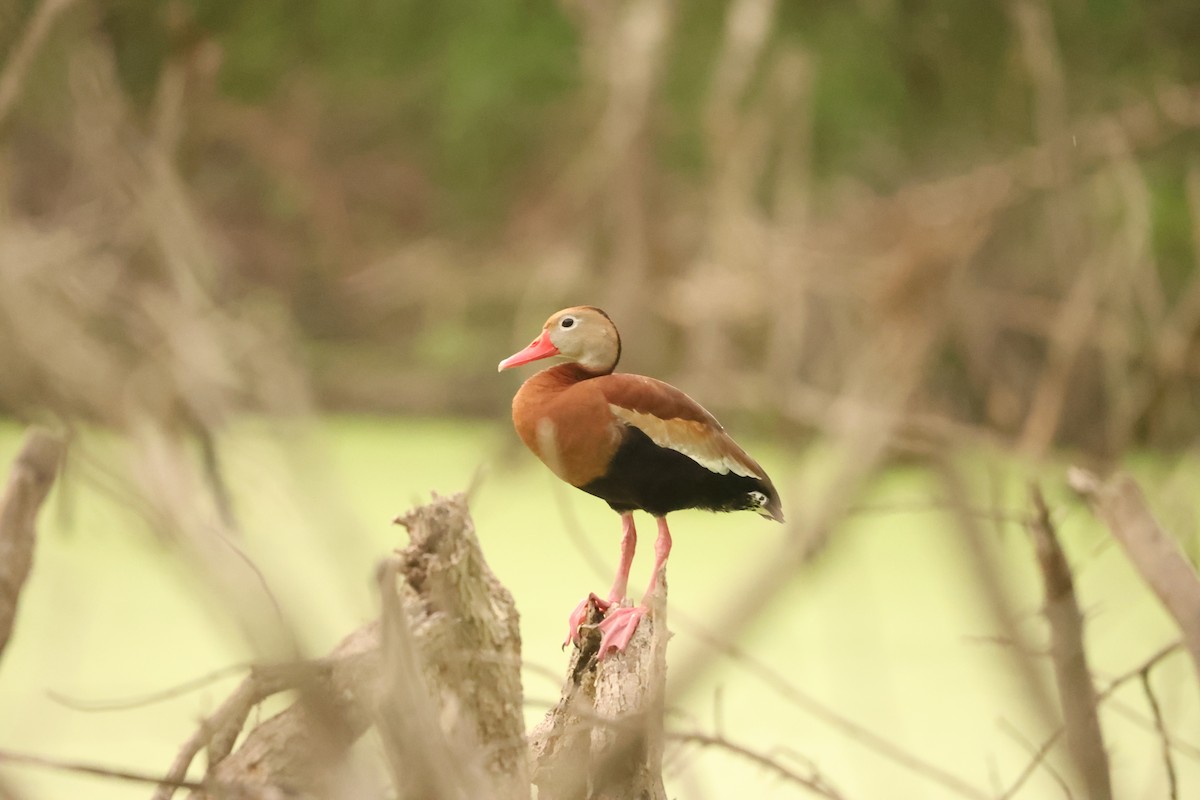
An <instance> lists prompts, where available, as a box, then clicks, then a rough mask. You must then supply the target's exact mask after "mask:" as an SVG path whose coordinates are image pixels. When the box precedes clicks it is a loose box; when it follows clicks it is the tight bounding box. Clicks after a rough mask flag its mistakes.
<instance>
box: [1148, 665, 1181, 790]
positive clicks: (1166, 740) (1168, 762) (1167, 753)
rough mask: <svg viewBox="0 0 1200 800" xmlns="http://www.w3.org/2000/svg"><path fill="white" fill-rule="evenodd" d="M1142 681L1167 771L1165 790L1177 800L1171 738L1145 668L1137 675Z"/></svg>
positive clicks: (1177, 780)
mask: <svg viewBox="0 0 1200 800" xmlns="http://www.w3.org/2000/svg"><path fill="white" fill-rule="evenodd" d="M1139 675H1140V677H1141V679H1142V691H1143V692H1145V694H1146V704H1147V705H1148V706H1150V713H1151V714H1153V715H1154V728H1155V730H1157V731H1158V740H1159V741H1160V742H1162V757H1163V766H1164V767H1165V768H1166V771H1167V788H1168V790H1169V796H1170V798H1171V800H1179V778H1178V777H1177V776H1176V774H1175V761H1174V760H1173V759H1172V758H1171V737H1170V735H1168V734H1167V726H1166V723H1165V722H1164V721H1163V715H1162V709H1161V708H1159V707H1158V698H1157V697H1155V696H1154V687H1153V686H1151V685H1150V668H1149V667H1146V668H1145V669H1143V670H1142V671H1141V673H1139Z"/></svg>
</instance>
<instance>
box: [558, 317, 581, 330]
mask: <svg viewBox="0 0 1200 800" xmlns="http://www.w3.org/2000/svg"><path fill="white" fill-rule="evenodd" d="M577 321H578V320H576V319H575V318H574V317H563V318H562V319H561V320H559V321H558V327H560V328H570V327H572V326H574V325H575V323H576V322H577Z"/></svg>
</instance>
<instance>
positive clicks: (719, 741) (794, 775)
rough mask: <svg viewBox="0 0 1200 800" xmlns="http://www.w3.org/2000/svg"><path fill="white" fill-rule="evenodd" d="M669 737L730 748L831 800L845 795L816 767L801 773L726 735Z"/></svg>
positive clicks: (674, 733) (690, 734)
mask: <svg viewBox="0 0 1200 800" xmlns="http://www.w3.org/2000/svg"><path fill="white" fill-rule="evenodd" d="M667 738H668V739H670V740H671V741H674V742H680V743H681V744H694V745H697V746H699V747H718V748H720V749H722V750H728V751H729V752H730V753H733V754H735V755H738V756H740V757H742V758H745V759H748V760H749V761H752V762H754V763H755V764H758V765H759V766H760V767H763V768H764V769H767V770H770V771H771V772H772V773H774V774H776V775H778V776H779V777H781V778H783V779H784V780H786V781H789V782H791V783H794V784H796V785H798V786H803V787H804V788H805V789H807V790H808V791H810V792H812V793H813V794H816V795H820V796H821V797H826V798H829V800H842V798H843V795H842V794H841V793H840V792H838V791H837V790H836V789H834V788H833V787H832V786H830V785H829V784H828V783H826V782H825V779H824V778H822V777H821V775H820V774H819V773H817V771H816V770H815V769H814V770H813V771H812V774H811V775H801V774H800V773H799V772H796V771H795V770H794V769H789V768H788V767H787V766H786V765H784V764H783V763H781V762H780V761H779V759H777V758H772V757H771V756H769V755H766V754H764V753H760V752H757V751H755V750H751V749H750V748H748V747H743V746H742V745H740V744H738V743H737V742H731V741H730V740H729V739H726V738H725V737H724V736H710V735H708V734H704V733H680V732H670V733H668V734H667Z"/></svg>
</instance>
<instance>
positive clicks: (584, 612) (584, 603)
mask: <svg viewBox="0 0 1200 800" xmlns="http://www.w3.org/2000/svg"><path fill="white" fill-rule="evenodd" d="M593 605H594V606H595V607H596V608H598V609H600V613H601V614H603V613H604V612H606V611H608V609H609V608H611V607H612V603H611V602H609V601H608V600H605V599H604V598H602V597H600V595H598V594H596V593H595V592H592V593H591V594H589V595H588V596H587V597H585V598H583V599H582V600H580V601H579V605H577V606H575V610H574V611H572V612H571V616H570V618H568V619H567V638H566V639H565V640H564V641H563V647H566V646H567V645H569V644H571V643H572V642H574V643H575V646H576V647H578V646H579V627H580V626H581V625H583V623H585V622H587V619H588V617H589V616H590V615H591V607H592V606H593Z"/></svg>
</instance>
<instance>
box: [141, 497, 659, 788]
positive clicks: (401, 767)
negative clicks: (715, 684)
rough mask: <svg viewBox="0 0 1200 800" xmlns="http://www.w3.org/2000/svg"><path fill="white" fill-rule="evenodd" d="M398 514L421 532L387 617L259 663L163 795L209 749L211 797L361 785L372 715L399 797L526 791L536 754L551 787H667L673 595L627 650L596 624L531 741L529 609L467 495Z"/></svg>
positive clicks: (384, 572) (386, 601)
mask: <svg viewBox="0 0 1200 800" xmlns="http://www.w3.org/2000/svg"><path fill="white" fill-rule="evenodd" d="M397 522H400V523H401V524H403V525H404V526H405V527H406V528H407V529H408V531H409V535H410V538H411V541H410V543H409V544H408V545H407V546H406V547H404V548H402V549H400V550H398V551H397V552H396V554H395V555H394V556H393V557H391V558H389V559H387V560H386V561H385V562H384V563H383V564H382V565H381V567H380V569H379V576H378V577H379V585H380V596H381V604H382V614H381V617H380V619H379V620H377V621H374V622H371V623H369V624H367V625H364V626H363V627H361V628H360V629H358V630H356V631H354V632H353V633H351V634H350V635H349V636H347V637H346V638H345V639H344V640H343V641H342V642H341V643H340V644H339V645H338V646H337V647H336V648H334V650H333V651H332V652H331V653H330V654H329V655H328V656H326V657H324V658H322V659H318V660H316V661H313V662H306V663H302V664H291V665H276V666H264V667H260V668H256V669H254V670H253V671H252V672H251V674H250V676H248V677H247V678H246V680H245V681H244V682H243V684H242V685H241V686H240V687H239V688H238V690H237V691H236V692H235V693H234V694H233V695H232V696H230V698H229V699H228V700H226V701H225V703H224V704H223V705H222V706H221V707H220V708H218V709H217V711H216V712H215V713H214V714H212V715H211V716H210V717H209V718H208V719H206V720H204V721H203V722H202V724H201V725H200V727H199V729H198V730H197V732H196V734H195V735H193V736H192V738H191V739H190V740H189V741H188V742H187V743H186V744H185V745H184V747H183V748H182V750H181V752H180V754H179V756H178V757H177V758H176V761H175V764H174V765H173V766H172V768H171V771H170V773H169V774H168V776H167V778H166V780H164V782H163V783H162V784H161V785H160V787H159V790H158V792H157V793H156V795H155V798H156V800H167V799H168V798H170V797H171V796H172V795H173V794H174V793H175V791H176V789H177V788H178V786H179V784H180V783H181V782H183V780H184V777H185V776H186V775H187V772H188V769H189V767H190V765H191V763H192V761H193V760H194V759H195V757H196V756H197V755H198V754H199V752H200V751H201V750H206V751H207V755H208V761H209V767H208V770H207V772H206V775H205V777H204V785H205V786H206V787H207V788H206V789H205V790H202V791H196V792H194V793H193V798H196V800H199V798H204V797H209V796H211V797H220V796H245V795H249V796H256V797H274V796H289V797H297V796H302V797H329V796H354V788H353V787H354V786H355V785H356V780H357V779H356V776H355V775H353V774H352V770H349V768H348V766H347V764H348V763H349V761H348V759H347V756H348V753H349V750H350V747H351V746H352V745H353V743H354V742H355V741H356V740H357V739H359V738H360V737H361V736H362V735H363V734H364V733H366V731H367V730H368V729H370V728H371V727H372V726H374V728H375V729H376V730H377V731H378V733H379V736H380V739H381V741H382V743H383V751H384V756H385V759H386V761H387V766H388V768H389V771H390V773H391V776H392V782H393V785H394V787H395V789H396V793H397V796H398V797H402V798H414V799H415V798H420V799H421V800H426V799H427V798H447V799H453V800H459V799H460V798H461V800H475V799H476V798H496V799H497V800H510V799H512V800H516V799H518V798H520V799H522V800H523V799H524V798H528V797H530V794H531V782H530V771H531V767H532V771H533V774H534V780H533V782H534V783H536V784H537V786H538V788H539V798H540V800H559V799H560V798H596V800H606V799H607V798H614V799H615V798H647V799H648V800H665V792H664V790H663V786H662V776H661V763H662V752H663V731H662V719H663V714H662V705H663V695H664V692H663V689H664V686H665V675H666V641H667V638H668V634H667V632H666V626H665V622H664V620H665V615H664V613H663V611H662V609H661V607H660V608H659V609H657V610H656V611H655V613H654V614H652V615H651V616H649V617H647V618H646V619H645V620H643V622H642V625H641V626H640V627H639V629H638V632H637V634H636V635H635V636H634V638H633V640H632V642H631V643H630V646H629V648H628V651H627V652H625V653H619V654H612V655H610V656H609V657H608V658H606V659H604V660H602V661H598V660H597V658H596V653H597V650H598V647H599V634H598V632H596V631H594V630H592V631H590V632H589V633H588V635H587V636H586V638H585V642H584V646H583V647H582V648H581V649H578V650H576V652H575V653H574V654H573V656H572V659H571V663H570V666H569V669H568V675H567V679H566V683H565V685H564V689H563V697H562V699H561V701H560V702H559V704H558V706H557V707H556V708H555V709H554V710H552V711H551V712H550V714H548V715H547V717H546V720H545V721H544V722H543V723H542V724H541V725H540V726H539V727H538V729H537V731H536V732H535V733H534V735H533V747H532V749H529V748H528V747H527V745H526V739H525V734H524V723H523V694H522V688H521V682H520V668H521V640H520V633H519V628H518V616H517V611H516V608H515V605H514V603H513V600H512V596H511V595H510V594H509V592H508V590H507V589H505V588H504V586H502V585H501V584H500V582H499V581H498V580H497V579H496V577H495V575H493V574H492V572H491V570H490V569H489V568H488V566H487V563H486V562H485V560H484V558H483V554H482V551H481V550H480V547H479V541H478V539H477V538H476V536H475V532H474V526H473V524H472V522H471V518H470V514H469V512H468V509H467V504H466V499H465V498H464V497H463V496H462V495H458V496H455V497H450V498H439V497H435V498H434V500H433V502H432V503H430V504H428V505H425V506H421V507H419V508H417V509H415V510H413V511H412V512H410V513H409V514H407V515H405V516H404V517H402V518H400V519H398V520H397ZM657 594H658V597H659V599H660V602H661V598H662V597H663V596H665V589H664V588H662V586H661V584H660V589H659V592H658V593H657ZM284 690H295V691H296V692H297V694H298V699H297V700H296V702H295V703H293V704H292V705H291V706H289V707H288V708H286V709H285V710H283V711H282V712H280V713H279V714H276V715H275V716H273V717H271V718H270V719H267V720H266V721H264V722H262V723H261V724H259V725H257V726H255V727H254V728H253V729H251V730H249V731H248V732H246V733H245V734H244V738H243V728H244V727H245V724H246V720H247V718H248V717H249V715H250V712H251V710H252V709H253V708H254V707H255V706H256V705H257V704H258V703H259V702H261V701H262V700H263V699H264V698H266V697H268V696H270V695H272V694H275V693H277V692H280V691H284ZM239 738H241V744H240V746H238V747H237V748H236V749H234V744H235V743H236V742H237V741H238V740H239ZM357 785H361V781H359V783H358V784H357Z"/></svg>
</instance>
